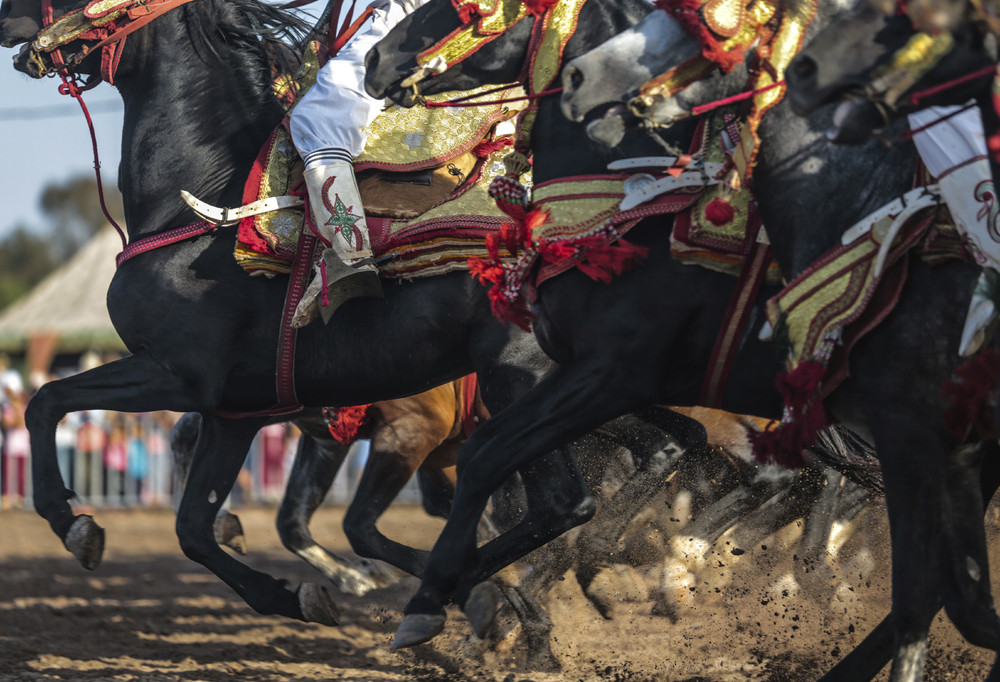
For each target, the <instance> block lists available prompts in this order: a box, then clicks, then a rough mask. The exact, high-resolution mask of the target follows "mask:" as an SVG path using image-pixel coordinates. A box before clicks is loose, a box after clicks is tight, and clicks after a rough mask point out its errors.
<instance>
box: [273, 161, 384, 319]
mask: <svg viewBox="0 0 1000 682" xmlns="http://www.w3.org/2000/svg"><path fill="white" fill-rule="evenodd" d="M305 181H306V188H307V189H308V191H309V207H310V213H311V215H312V218H313V222H314V224H315V226H316V230H317V231H318V232H319V233H320V234H321V235H322V236H323V237H324V238H325V239H327V240H328V241H329V242H330V246H329V247H328V248H326V249H324V250H323V253H322V255H321V257H320V260H319V263H318V264H317V266H316V273H315V274H314V275H313V280H312V282H310V284H309V286H308V287H307V288H306V292H305V294H304V295H303V297H302V301H301V302H300V303H299V306H298V308H297V309H296V311H295V316H294V319H293V321H292V325H293V326H296V327H301V326H304V325H306V324H308V323H309V322H310V321H311V320H312V319H313V317H314V316H315V313H316V310H317V309H318V310H319V312H320V314H321V315H322V317H323V322H324V323H327V322H329V321H330V317H331V316H332V315H333V312H334V311H335V310H336V309H337V308H339V307H340V305H341V304H342V303H344V302H345V301H348V300H350V299H352V298H362V297H368V296H370V297H378V298H382V283H381V282H380V281H379V278H378V270H377V269H376V268H375V264H374V263H373V262H372V249H371V243H370V242H369V240H368V225H367V224H366V223H365V211H364V207H363V206H362V205H361V193H360V192H359V191H358V184H357V181H356V180H355V179H354V167H353V166H352V165H351V164H349V163H347V162H344V161H336V162H334V163H329V164H326V165H323V166H316V167H314V168H310V169H308V170H306V172H305Z"/></svg>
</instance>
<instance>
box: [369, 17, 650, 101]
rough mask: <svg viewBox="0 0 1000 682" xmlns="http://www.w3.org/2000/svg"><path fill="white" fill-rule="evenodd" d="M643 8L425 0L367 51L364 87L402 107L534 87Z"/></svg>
mask: <svg viewBox="0 0 1000 682" xmlns="http://www.w3.org/2000/svg"><path fill="white" fill-rule="evenodd" d="M649 12H650V6H649V4H648V3H647V2H645V0H619V1H618V2H614V1H613V0H587V1H586V2H585V0H431V2H429V3H427V4H426V5H424V6H423V7H421V8H420V9H419V10H417V11H415V12H414V13H413V14H411V15H410V16H409V17H407V18H406V19H404V20H403V21H402V22H401V23H400V24H398V25H397V26H396V27H395V28H394V29H393V30H392V31H390V33H389V34H388V36H387V37H386V38H385V39H384V40H382V42H380V43H379V44H378V45H376V46H375V47H374V48H373V49H372V50H371V51H370V52H369V53H368V58H367V61H366V66H367V76H366V80H365V83H366V88H367V90H368V93H369V94H370V95H372V96H373V97H389V98H390V99H392V100H393V101H396V102H398V103H400V104H403V105H405V106H411V105H412V104H413V103H414V102H415V101H417V100H418V99H419V98H418V97H417V95H418V94H433V93H440V92H445V91H448V90H469V89H471V88H474V87H478V86H481V85H486V84H497V85H501V84H507V83H513V82H521V83H522V84H524V85H525V86H526V88H527V89H528V90H529V92H533V93H538V92H541V91H542V89H544V88H547V87H549V84H550V83H551V82H552V81H553V80H555V78H556V77H557V75H558V72H559V69H560V68H561V67H562V63H563V61H564V60H567V59H571V58H572V57H573V56H576V55H578V54H582V53H583V52H585V51H586V50H588V49H590V48H591V47H593V46H594V45H597V44H599V43H601V42H603V41H604V40H607V39H608V38H609V37H611V36H612V35H614V34H615V33H617V32H619V31H622V30H624V29H625V28H627V27H629V26H632V25H634V24H635V23H636V22H638V21H639V20H640V19H641V18H643V17H644V16H646V15H647V14H648V13H649Z"/></svg>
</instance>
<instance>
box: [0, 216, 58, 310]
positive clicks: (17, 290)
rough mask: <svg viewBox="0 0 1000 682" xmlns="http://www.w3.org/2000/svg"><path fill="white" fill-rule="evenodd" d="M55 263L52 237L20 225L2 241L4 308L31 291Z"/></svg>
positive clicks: (1, 303) (0, 274)
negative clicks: (49, 238) (51, 242)
mask: <svg viewBox="0 0 1000 682" xmlns="http://www.w3.org/2000/svg"><path fill="white" fill-rule="evenodd" d="M55 265H56V260H55V258H54V256H53V254H52V250H51V249H50V245H49V240H48V239H46V238H44V237H40V236H38V234H37V233H36V232H35V231H33V230H30V229H28V228H27V227H25V226H23V225H22V226H18V227H16V228H15V229H14V231H13V232H11V233H10V234H9V235H7V237H5V238H4V239H3V240H2V241H0V308H5V307H7V306H8V305H10V304H11V303H13V302H14V301H16V300H17V299H18V298H20V297H21V296H24V295H25V294H26V293H28V291H30V290H31V288H32V287H33V286H35V285H36V284H38V282H40V281H41V280H42V279H43V278H44V277H45V276H46V275H47V274H49V273H50V272H51V271H52V269H53V268H54V267H55Z"/></svg>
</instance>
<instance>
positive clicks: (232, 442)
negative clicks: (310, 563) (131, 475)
mask: <svg viewBox="0 0 1000 682" xmlns="http://www.w3.org/2000/svg"><path fill="white" fill-rule="evenodd" d="M266 423H267V420H266V419H240V420H235V419H223V418H221V417H216V416H214V415H211V414H203V415H202V426H201V435H200V436H199V438H198V446H197V448H196V449H195V453H194V457H193V458H192V460H191V469H190V471H189V473H188V478H187V485H186V486H185V488H184V496H183V497H182V498H181V505H180V508H179V509H178V511H177V538H178V540H179V541H180V545H181V549H182V550H183V551H184V554H185V556H187V557H188V558H189V559H191V560H192V561H196V562H198V563H199V564H201V565H202V566H204V567H205V568H207V569H208V570H210V571H212V573H214V574H215V575H217V576H218V577H219V578H220V579H222V581H223V582H225V583H226V584H227V585H229V586H230V587H231V588H233V590H235V591H236V592H237V593H238V594H239V595H240V596H241V597H242V598H243V600H244V601H246V602H247V604H249V605H250V606H251V607H252V608H253V609H254V610H255V611H257V612H258V613H263V614H277V615H281V616H286V617H288V618H296V619H298V620H303V621H306V622H316V623H322V624H325V625H336V622H337V616H338V614H337V608H336V605H335V604H334V603H333V600H332V599H331V598H330V595H329V594H328V593H327V591H326V589H325V588H323V587H321V586H319V585H315V584H313V583H303V584H302V585H300V586H299V588H298V590H296V591H295V592H292V591H291V590H289V589H288V587H287V586H286V583H285V581H281V580H276V579H274V578H272V577H271V576H269V575H267V574H265V573H261V572H259V571H255V570H253V569H251V568H249V567H248V566H246V565H244V564H243V563H241V562H239V561H237V560H236V559H235V558H234V557H232V556H230V555H229V554H226V553H225V552H224V551H223V550H222V549H221V548H220V547H219V545H218V544H217V543H216V542H215V536H214V533H213V519H214V518H215V516H216V514H217V513H218V511H219V507H221V506H222V502H223V501H224V500H225V499H226V496H227V495H229V491H230V490H232V487H233V484H234V483H235V482H236V477H237V475H238V474H239V471H240V468H241V467H242V466H243V461H244V460H245V459H246V453H247V451H248V450H249V448H250V444H251V442H252V441H253V437H254V435H255V434H256V433H257V431H258V430H259V429H260V427H261V426H263V425H264V424H266Z"/></svg>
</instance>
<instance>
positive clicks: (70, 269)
mask: <svg viewBox="0 0 1000 682" xmlns="http://www.w3.org/2000/svg"><path fill="white" fill-rule="evenodd" d="M119 251H121V240H120V239H119V237H118V234H117V233H116V232H115V231H114V229H112V228H111V227H110V226H108V227H106V228H104V229H103V230H102V231H100V232H99V233H98V234H96V235H95V236H94V237H93V239H91V240H90V241H89V242H88V243H87V244H86V245H85V246H84V247H83V248H81V249H80V250H79V251H77V252H76V253H75V254H74V255H73V257H72V258H70V259H69V260H68V261H66V263H65V264H64V265H63V266H62V267H60V268H59V269H57V270H56V271H55V272H53V273H52V274H50V275H49V276H48V277H46V278H45V279H44V280H42V281H41V282H39V283H38V285H37V286H36V287H35V288H34V289H32V290H31V291H30V292H28V294H26V295H25V296H24V297H23V298H21V299H20V300H18V301H16V302H14V303H13V304H11V305H10V306H9V307H8V308H7V309H5V310H3V311H2V312H0V351H9V352H18V351H21V350H23V349H24V348H25V347H26V345H27V342H28V339H29V338H30V337H32V336H37V335H40V334H56V335H57V336H58V338H59V341H58V344H57V352H60V353H75V352H82V351H86V350H89V349H94V350H124V349H125V344H123V343H122V341H121V339H120V338H118V334H117V333H116V332H115V330H114V327H113V326H112V325H111V318H110V317H109V316H108V306H107V293H108V286H109V285H110V284H111V278H112V277H113V276H114V274H115V254H117V253H118V252H119Z"/></svg>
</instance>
